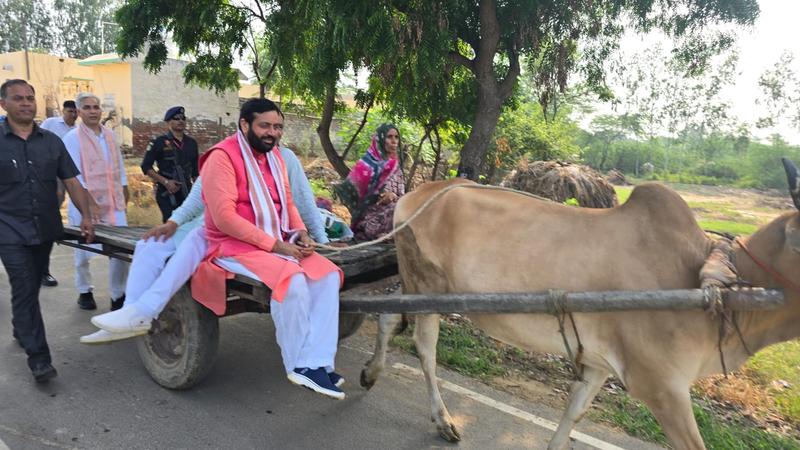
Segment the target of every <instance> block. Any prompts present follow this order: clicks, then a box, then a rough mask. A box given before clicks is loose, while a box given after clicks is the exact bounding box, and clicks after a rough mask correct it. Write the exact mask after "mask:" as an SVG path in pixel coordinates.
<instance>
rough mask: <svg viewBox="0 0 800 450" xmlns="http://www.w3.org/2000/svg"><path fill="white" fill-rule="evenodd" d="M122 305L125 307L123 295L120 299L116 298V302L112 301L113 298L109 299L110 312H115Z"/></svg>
mask: <svg viewBox="0 0 800 450" xmlns="http://www.w3.org/2000/svg"><path fill="white" fill-rule="evenodd" d="M123 305H125V295H124V294H123V295H122V297H120V298H118V299H116V300H114V299H113V298H112V299H111V310H112V311H116V310H118V309H120V308H122V306H123Z"/></svg>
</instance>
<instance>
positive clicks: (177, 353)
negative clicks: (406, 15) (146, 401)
mask: <svg viewBox="0 0 800 450" xmlns="http://www.w3.org/2000/svg"><path fill="white" fill-rule="evenodd" d="M218 343H219V319H218V317H217V316H216V315H215V314H214V313H212V312H211V311H210V310H208V309H207V308H206V307H204V306H203V305H201V304H200V303H197V302H196V301H195V300H194V299H193V298H192V295H191V292H190V290H189V286H188V285H186V286H184V287H182V288H181V290H179V291H178V292H177V293H176V294H175V295H174V296H173V297H172V299H171V300H170V302H169V304H167V307H166V308H164V311H162V312H161V315H160V316H159V317H158V320H157V321H156V322H155V323H154V324H153V328H152V329H151V331H150V332H149V333H148V334H146V335H144V336H142V338H141V339H138V348H139V357H140V358H141V360H142V363H144V367H145V368H146V369H147V372H148V373H149V374H150V377H152V378H153V380H154V381H155V382H156V383H158V384H160V385H161V386H163V387H165V388H167V389H189V388H190V387H192V386H194V385H195V384H197V383H199V382H200V381H202V380H203V378H205V376H206V375H207V374H208V372H209V370H211V367H213V365H214V359H215V358H216V356H217V345H218Z"/></svg>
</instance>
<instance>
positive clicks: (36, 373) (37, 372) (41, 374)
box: [31, 363, 58, 383]
mask: <svg viewBox="0 0 800 450" xmlns="http://www.w3.org/2000/svg"><path fill="white" fill-rule="evenodd" d="M31 373H32V374H33V378H34V379H35V380H36V382H37V383H45V382H47V381H50V380H51V379H53V378H55V377H56V375H58V372H56V369H55V368H54V367H53V366H52V364H50V363H39V364H36V365H35V366H33V369H31Z"/></svg>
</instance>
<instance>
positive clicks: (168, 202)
mask: <svg viewBox="0 0 800 450" xmlns="http://www.w3.org/2000/svg"><path fill="white" fill-rule="evenodd" d="M164 121H165V122H167V126H168V127H169V132H167V134H164V135H161V136H159V137H157V138H155V139H153V140H152V141H151V142H150V145H149V146H148V147H147V152H146V153H145V155H144V160H143V161H142V171H143V172H144V173H145V175H147V176H149V177H150V178H152V179H153V181H155V182H156V203H158V208H159V209H160V210H161V220H162V221H163V222H166V221H167V219H169V216H170V215H171V214H172V211H173V210H174V209H175V208H177V207H178V206H180V204H181V203H183V200H184V199H185V198H186V196H187V195H189V191H190V190H191V189H192V182H193V181H194V180H195V179H196V178H197V177H198V176H199V175H200V173H199V171H198V168H197V158H198V151H197V141H195V140H194V139H192V138H191V137H189V136H187V135H186V134H185V133H184V131H185V129H186V112H185V110H184V108H183V107H182V106H173V107H172V108H170V109H169V110H167V113H166V114H165V115H164ZM154 164H155V165H156V166H157V167H158V171H156V169H154V168H153V165H154Z"/></svg>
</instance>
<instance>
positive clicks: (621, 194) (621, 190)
mask: <svg viewBox="0 0 800 450" xmlns="http://www.w3.org/2000/svg"><path fill="white" fill-rule="evenodd" d="M614 191H615V192H616V193H617V202H618V203H619V204H620V205H621V204H623V203H625V202H627V201H628V198H630V196H631V192H633V186H614Z"/></svg>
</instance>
